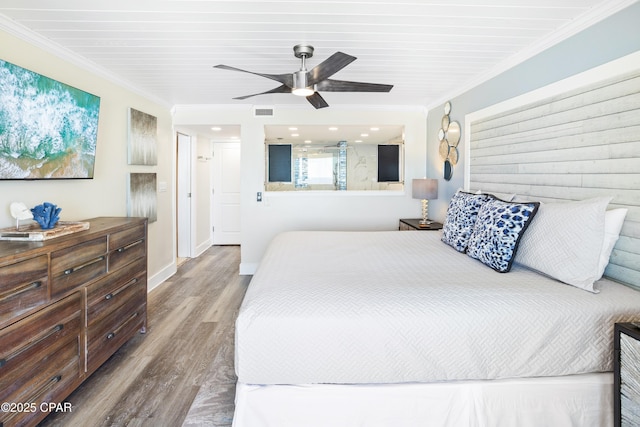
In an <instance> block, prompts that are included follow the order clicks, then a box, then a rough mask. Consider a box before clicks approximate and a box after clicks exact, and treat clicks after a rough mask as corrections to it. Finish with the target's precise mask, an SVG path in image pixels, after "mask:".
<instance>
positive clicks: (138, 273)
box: [87, 258, 147, 325]
mask: <svg viewBox="0 0 640 427" xmlns="http://www.w3.org/2000/svg"><path fill="white" fill-rule="evenodd" d="M145 264H146V262H145V259H144V258H142V259H138V260H137V261H134V262H132V263H130V264H127V265H126V266H125V267H124V268H121V269H120V270H116V271H115V272H113V273H110V274H109V275H107V276H106V277H104V278H102V279H100V280H98V281H97V282H95V283H93V284H92V285H90V286H88V287H87V324H88V325H91V324H93V323H94V322H96V321H98V320H100V319H101V318H103V317H104V316H106V315H108V314H109V313H110V312H112V311H113V310H115V309H117V308H118V307H120V306H121V305H123V304H124V303H125V302H127V301H128V300H129V299H131V298H136V297H137V295H142V296H144V295H145V293H146V292H147V284H146V281H147V276H146V270H145V268H146V265H145Z"/></svg>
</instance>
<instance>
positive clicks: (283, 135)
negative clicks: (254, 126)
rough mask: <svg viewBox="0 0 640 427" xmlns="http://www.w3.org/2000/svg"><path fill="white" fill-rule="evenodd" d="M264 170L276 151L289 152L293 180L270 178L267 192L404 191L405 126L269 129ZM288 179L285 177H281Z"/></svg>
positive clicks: (266, 133) (272, 161)
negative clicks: (274, 148) (281, 147)
mask: <svg viewBox="0 0 640 427" xmlns="http://www.w3.org/2000/svg"><path fill="white" fill-rule="evenodd" d="M265 146H266V150H265V153H266V170H267V171H270V170H272V169H273V168H274V160H275V159H273V158H271V155H270V154H271V153H272V152H274V150H273V149H272V148H271V147H274V146H287V147H290V150H291V151H290V152H291V162H290V163H286V162H282V161H280V164H282V165H284V167H285V168H289V171H287V172H289V173H290V176H291V180H290V181H289V182H285V181H274V180H271V179H269V176H267V177H266V183H265V190H266V191H310V190H321V191H322V190H324V191H339V190H347V191H349V190H356V191H363V190H378V191H379V190H394V191H398V190H402V189H403V187H404V182H403V181H404V128H403V126H355V125H354V126H346V125H343V126H337V127H335V128H332V127H330V126H319V125H307V126H285V125H266V126H265ZM283 175H284V173H283Z"/></svg>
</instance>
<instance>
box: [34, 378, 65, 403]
mask: <svg viewBox="0 0 640 427" xmlns="http://www.w3.org/2000/svg"><path fill="white" fill-rule="evenodd" d="M61 380H62V375H56V376H55V377H53V378H51V379H50V380H49V381H47V382H46V383H44V384H43V385H42V387H40V388H39V389H37V390H36V391H35V393H33V395H32V397H31V401H30V403H31V402H34V401H37V400H38V399H39V398H40V397H41V396H42V395H44V394H45V393H46V392H48V391H49V389H51V387H53V386H54V385H56V384H57V383H59V382H60V381H61Z"/></svg>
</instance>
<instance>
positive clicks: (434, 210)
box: [427, 2, 640, 220]
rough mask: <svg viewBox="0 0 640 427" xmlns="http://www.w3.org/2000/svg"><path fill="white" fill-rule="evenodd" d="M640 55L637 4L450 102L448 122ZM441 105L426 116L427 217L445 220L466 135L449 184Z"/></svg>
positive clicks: (458, 184) (460, 177) (461, 179)
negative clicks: (430, 187) (431, 183)
mask: <svg viewBox="0 0 640 427" xmlns="http://www.w3.org/2000/svg"><path fill="white" fill-rule="evenodd" d="M638 50H640V2H639V3H634V4H633V5H631V6H629V7H627V8H626V9H624V10H622V11H620V12H618V13H616V14H614V15H612V16H610V17H609V18H607V19H605V20H603V21H601V22H599V23H597V24H595V25H593V26H592V27H590V28H587V29H586V30H583V31H582V32H580V33H578V34H576V35H574V36H572V37H570V38H568V39H567V40H564V41H563V42H561V43H558V44H557V45H555V46H553V47H551V48H549V49H547V50H545V51H544V52H542V53H540V54H538V55H536V56H534V57H532V58H530V59H528V60H527V61H525V62H523V63H521V64H519V65H517V66H515V67H513V68H511V69H510V70H508V71H505V72H504V73H502V74H500V75H498V76H496V77H494V78H492V79H490V80H488V81H486V82H485V83H482V84H480V85H478V86H476V87H475V88H473V89H471V90H469V91H467V92H465V93H464V94H462V95H460V96H457V97H455V98H452V99H451V104H452V109H451V114H450V117H451V120H456V121H458V122H460V125H461V128H462V129H463V132H464V129H465V123H464V117H465V115H467V114H469V113H472V112H474V111H477V110H480V109H482V108H485V107H488V106H490V105H493V104H496V103H498V102H501V101H504V100H507V99H510V98H513V97H515V96H518V95H522V94H524V93H527V92H530V91H532V90H534V89H538V88H540V87H543V86H546V85H548V84H550V83H553V82H556V81H558V80H562V79H564V78H567V77H569V76H572V75H575V74H578V73H580V72H583V71H585V70H588V69H590V68H593V67H596V66H598V65H602V64H604V63H607V62H609V61H612V60H614V59H617V58H620V57H623V56H625V55H628V54H630V53H633V52H636V51H638ZM443 108H444V106H443V105H440V106H437V107H434V108H433V109H431V110H429V112H428V116H427V174H428V177H430V178H439V179H440V180H439V183H438V184H439V195H438V200H433V201H430V202H429V214H430V216H431V217H433V218H435V219H438V220H443V219H444V216H445V214H446V209H447V206H448V203H449V199H450V198H451V196H452V195H453V194H454V193H455V191H456V189H458V188H460V187H462V186H463V184H464V176H463V170H464V168H465V162H466V160H467V159H465V158H464V155H463V153H464V147H463V144H464V135H463V136H462V140H461V142H460V146H459V150H460V158H461V159H460V161H459V163H458V164H457V165H456V166H455V167H454V174H453V178H452V179H451V181H449V182H447V181H445V180H443V179H442V161H441V159H440V156H439V154H438V144H439V141H438V130H439V129H440V120H441V119H442V115H443V114H444V110H443Z"/></svg>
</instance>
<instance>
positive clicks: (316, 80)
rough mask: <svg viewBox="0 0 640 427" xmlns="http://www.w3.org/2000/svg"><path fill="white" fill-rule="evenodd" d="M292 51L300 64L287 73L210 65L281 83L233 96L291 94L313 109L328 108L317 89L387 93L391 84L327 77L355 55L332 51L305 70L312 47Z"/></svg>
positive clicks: (243, 97)
mask: <svg viewBox="0 0 640 427" xmlns="http://www.w3.org/2000/svg"><path fill="white" fill-rule="evenodd" d="M293 54H294V55H295V56H296V58H300V59H301V61H302V65H301V67H300V70H299V71H296V72H294V73H291V74H264V73H254V72H253V71H247V70H241V69H240V68H235V67H230V66H228V65H222V64H220V65H215V66H214V68H220V69H222V70H231V71H241V72H243V73H249V74H255V75H257V76H262V77H266V78H268V79H271V80H275V81H277V82H280V83H282V85H281V86H278V87H276V88H274V89H271V90H268V91H266V92H261V93H254V94H252V95H245V96H239V97H237V98H233V99H247V98H250V97H252V96H256V95H265V94H268V93H293V94H294V95H298V96H304V97H306V98H307V101H309V103H310V104H311V105H313V106H314V107H315V108H324V107H328V106H329V104H327V102H326V101H325V100H324V98H322V96H321V95H320V94H319V93H318V91H326V92H389V91H390V90H391V88H393V85H385V84H378V83H362V82H348V81H344V80H333V79H330V78H329V77H331V76H332V75H333V74H335V73H337V72H338V71H340V70H342V69H343V68H344V67H346V66H347V65H349V64H350V63H352V62H353V61H355V60H356V59H357V58H356V57H355V56H351V55H347V54H346V53H342V52H336V53H334V54H333V55H331V56H330V57H329V58H327V59H326V60H324V61H323V62H321V63H320V64H319V65H316V66H315V67H314V68H313V69H311V70H310V71H307V68H306V60H307V59H308V58H311V57H312V56H313V46H310V45H304V44H299V45H296V46H294V47H293Z"/></svg>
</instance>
